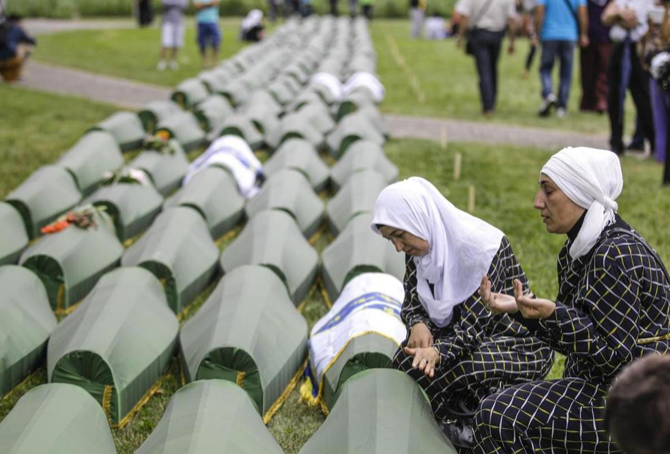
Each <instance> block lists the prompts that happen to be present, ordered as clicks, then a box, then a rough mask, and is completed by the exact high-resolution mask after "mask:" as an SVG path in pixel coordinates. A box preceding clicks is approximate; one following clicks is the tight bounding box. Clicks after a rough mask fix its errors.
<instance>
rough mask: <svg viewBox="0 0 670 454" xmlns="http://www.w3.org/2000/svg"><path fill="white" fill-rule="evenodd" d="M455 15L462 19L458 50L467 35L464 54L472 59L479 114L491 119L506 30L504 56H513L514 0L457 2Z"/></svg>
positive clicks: (462, 0)
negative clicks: (476, 83) (506, 37)
mask: <svg viewBox="0 0 670 454" xmlns="http://www.w3.org/2000/svg"><path fill="white" fill-rule="evenodd" d="M456 11H458V13H459V14H460V15H461V25H460V27H459V31H458V43H457V45H458V47H463V41H464V38H465V35H466V33H468V35H469V37H468V40H467V41H468V43H466V45H465V52H466V53H467V54H469V55H472V56H474V57H475V64H476V68H477V74H478V75H479V94H480V97H481V103H482V114H483V115H484V116H485V117H490V116H491V115H493V113H494V112H495V108H496V102H497V99H498V60H499V57H500V49H501V47H502V41H503V38H504V37H505V30H507V29H508V28H509V30H510V40H509V47H508V48H507V52H508V53H509V54H513V53H514V39H515V30H516V17H517V15H516V5H515V3H514V0H460V1H459V2H458V3H457V4H456Z"/></svg>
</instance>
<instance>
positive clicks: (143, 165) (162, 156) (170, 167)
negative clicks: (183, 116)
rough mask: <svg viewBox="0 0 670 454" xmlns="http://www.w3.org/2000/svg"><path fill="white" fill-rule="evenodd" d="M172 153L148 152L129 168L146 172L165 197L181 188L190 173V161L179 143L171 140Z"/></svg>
mask: <svg viewBox="0 0 670 454" xmlns="http://www.w3.org/2000/svg"><path fill="white" fill-rule="evenodd" d="M170 145H171V147H172V149H173V150H174V151H173V152H172V153H163V152H160V151H152V150H147V151H143V152H142V153H140V154H139V155H138V156H137V157H136V158H135V159H133V160H132V161H131V162H130V163H129V164H128V167H130V168H132V169H140V170H144V171H145V172H146V173H147V174H148V175H149V178H151V181H152V182H153V184H154V185H155V186H156V189H158V192H160V193H161V195H162V196H163V197H167V196H168V195H170V194H172V193H173V192H174V191H175V189H177V188H179V187H180V186H181V181H182V180H183V179H184V177H185V176H186V173H187V172H188V159H186V155H185V154H184V149H183V148H182V147H181V145H180V144H179V142H177V141H176V140H171V141H170Z"/></svg>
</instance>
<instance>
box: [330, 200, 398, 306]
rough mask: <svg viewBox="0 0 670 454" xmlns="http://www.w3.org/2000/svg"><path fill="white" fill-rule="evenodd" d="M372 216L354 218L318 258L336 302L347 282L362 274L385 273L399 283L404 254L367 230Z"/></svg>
mask: <svg viewBox="0 0 670 454" xmlns="http://www.w3.org/2000/svg"><path fill="white" fill-rule="evenodd" d="M371 222H372V213H365V214H361V215H358V216H356V217H355V218H353V219H352V220H351V221H350V222H349V224H348V225H347V227H346V228H345V229H344V230H343V231H342V233H340V235H339V236H338V237H337V238H336V239H335V241H333V242H332V243H330V245H329V246H328V247H327V248H326V249H325V250H324V251H323V253H322V254H321V257H322V260H323V263H322V265H321V266H322V269H321V272H322V277H323V283H324V285H325V287H326V291H327V292H328V297H329V298H330V300H331V301H335V300H336V299H337V297H338V296H339V294H340V292H341V291H342V289H343V288H344V286H345V285H346V284H347V282H349V280H350V279H351V278H352V277H354V276H355V275H357V274H358V273H360V272H362V271H366V272H369V271H377V272H381V273H387V274H390V275H393V276H395V277H396V278H398V279H400V280H402V279H403V277H404V275H405V260H404V256H403V254H399V253H398V252H396V250H395V247H393V245H392V244H391V243H390V242H388V241H387V240H385V239H384V238H382V237H381V236H379V235H377V234H376V233H374V232H373V231H372V230H371V229H370V223H371Z"/></svg>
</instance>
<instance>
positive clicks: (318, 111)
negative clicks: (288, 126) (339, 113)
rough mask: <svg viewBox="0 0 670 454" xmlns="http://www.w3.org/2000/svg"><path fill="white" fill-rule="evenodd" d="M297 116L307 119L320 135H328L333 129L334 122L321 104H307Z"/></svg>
mask: <svg viewBox="0 0 670 454" xmlns="http://www.w3.org/2000/svg"><path fill="white" fill-rule="evenodd" d="M297 113H298V114H300V115H302V116H303V117H304V118H307V119H309V122H310V123H311V124H312V125H313V126H314V127H315V128H316V129H317V130H318V131H319V132H320V133H321V134H328V133H329V132H330V131H332V130H333V129H334V128H335V121H334V120H333V117H331V115H330V112H329V111H328V108H327V107H326V106H325V105H323V104H322V103H318V104H309V105H307V106H304V107H303V108H302V109H300V110H299V111H298V112H297Z"/></svg>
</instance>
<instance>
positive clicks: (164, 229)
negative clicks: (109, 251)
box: [121, 207, 219, 314]
mask: <svg viewBox="0 0 670 454" xmlns="http://www.w3.org/2000/svg"><path fill="white" fill-rule="evenodd" d="M218 256H219V250H218V249H217V247H216V244H214V241H213V240H212V238H211V236H210V234H209V231H208V230H207V225H206V224H205V221H204V220H203V219H202V216H200V214H198V213H197V212H196V211H195V210H192V209H190V208H187V207H174V208H170V209H168V210H165V211H164V212H163V213H161V214H160V216H158V217H157V218H156V220H155V221H154V223H153V224H152V226H151V227H150V228H149V230H148V231H147V232H146V233H145V234H144V235H143V236H142V238H140V240H139V241H138V242H137V243H135V244H133V245H132V246H131V247H130V248H129V249H128V250H127V251H126V253H125V254H124V255H123V258H122V260H121V264H122V265H123V266H141V267H143V268H146V269H148V270H149V271H151V272H152V273H154V275H155V276H156V277H157V278H158V279H159V280H161V282H163V287H164V289H165V292H166V295H167V298H168V304H169V305H170V308H171V309H172V310H173V311H174V312H175V313H176V314H180V313H181V312H182V311H183V310H184V308H186V306H188V305H189V304H190V303H192V302H193V300H194V299H195V298H196V297H197V296H198V295H199V294H200V293H201V292H202V291H203V290H205V288H206V287H207V286H208V285H209V283H210V282H211V281H212V279H213V278H214V277H215V276H216V273H217V270H218V263H217V259H218Z"/></svg>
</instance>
